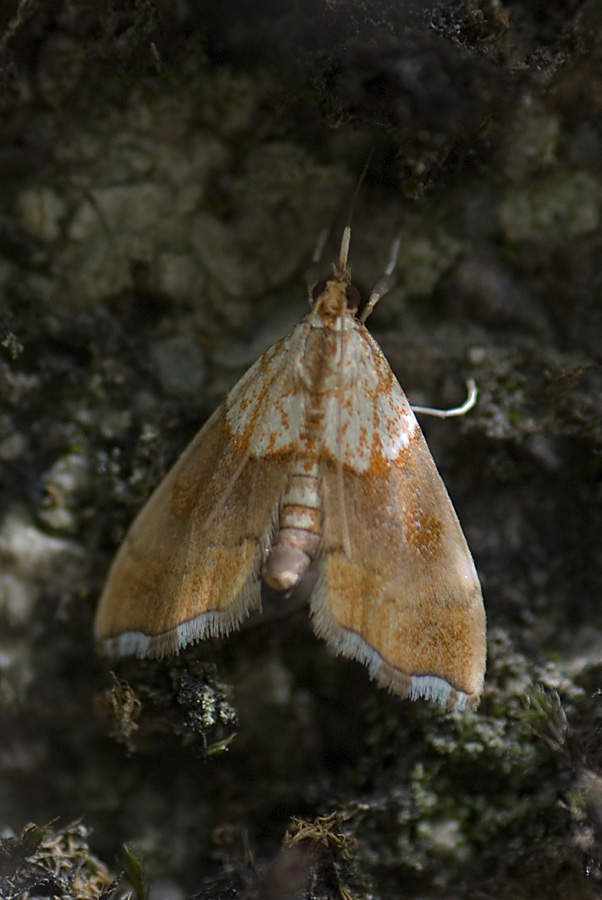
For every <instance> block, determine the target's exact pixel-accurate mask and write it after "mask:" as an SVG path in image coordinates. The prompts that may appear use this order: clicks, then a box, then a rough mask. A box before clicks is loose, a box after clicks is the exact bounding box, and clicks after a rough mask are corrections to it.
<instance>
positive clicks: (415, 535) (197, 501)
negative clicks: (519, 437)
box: [95, 227, 485, 709]
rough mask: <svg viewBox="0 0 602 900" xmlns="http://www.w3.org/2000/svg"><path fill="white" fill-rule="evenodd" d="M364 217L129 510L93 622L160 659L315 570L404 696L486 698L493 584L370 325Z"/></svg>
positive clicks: (111, 638) (354, 634) (126, 647)
mask: <svg viewBox="0 0 602 900" xmlns="http://www.w3.org/2000/svg"><path fill="white" fill-rule="evenodd" d="M350 237H351V231H350V228H349V227H347V228H346V229H345V231H344V235H343V240H342V244H341V249H340V254H339V259H338V262H337V263H335V264H334V265H333V266H332V273H331V275H330V277H329V278H327V279H326V280H325V281H322V282H320V283H318V284H316V285H315V286H314V287H313V288H312V289H311V290H310V295H309V302H310V306H311V309H310V312H309V313H308V314H307V315H306V316H305V317H304V318H303V319H302V320H301V322H299V324H298V325H296V326H295V327H294V328H293V329H292V331H291V332H290V334H289V335H288V336H287V337H285V338H284V339H282V340H280V341H277V342H276V343H275V344H273V345H272V346H271V347H270V348H269V349H268V350H266V352H265V353H264V354H263V356H261V358H260V359H258V360H257V362H256V363H254V365H252V366H251V368H250V369H249V370H248V372H247V373H246V374H245V375H244V376H243V377H242V378H241V380H240V381H239V382H238V384H237V385H236V386H235V387H234V388H233V389H232V390H231V391H230V393H229V394H228V396H227V397H226V399H225V400H224V402H223V403H222V404H221V406H219V408H218V409H216V411H215V412H214V413H213V415H212V416H211V417H210V419H209V420H208V421H207V423H206V424H205V425H204V426H203V428H201V430H200V432H199V433H198V435H197V436H196V438H195V439H194V440H193V441H192V443H191V444H190V445H189V447H188V448H187V449H186V450H185V451H184V453H183V454H182V456H181V457H180V459H179V460H178V461H177V462H176V464H175V465H174V467H173V468H172V469H171V471H170V472H169V474H168V475H167V476H166V478H165V479H164V481H163V482H162V484H160V485H159V487H158V488H157V490H156V491H155V493H154V494H153V495H152V496H151V498H150V500H149V501H148V502H147V504H146V505H145V506H144V508H143V509H142V511H141V512H140V513H139V515H138V517H137V518H136V520H135V521H134V523H133V525H132V526H131V528H130V530H129V532H128V534H127V536H126V538H125V540H124V542H123V544H122V546H121V548H120V550H119V552H118V553H117V556H116V558H115V560H114V562H113V565H112V567H111V570H110V573H109V576H108V580H107V583H106V586H105V588H104V592H103V594H102V597H101V600H100V605H99V608H98V612H97V615H96V622H95V636H96V639H97V641H98V642H100V644H101V645H102V646H103V647H104V649H105V650H106V651H107V652H108V653H110V654H111V655H126V654H136V655H137V656H139V657H145V656H148V657H159V656H163V655H165V654H168V653H178V652H179V650H180V648H183V647H185V646H186V645H188V644H190V643H192V642H194V641H198V640H200V639H202V638H205V637H210V636H218V635H226V634H228V632H230V631H232V630H233V629H236V628H238V627H239V626H240V624H241V622H242V621H243V620H244V619H245V618H246V617H247V616H249V614H250V613H251V612H252V611H255V610H259V609H260V608H261V582H262V580H263V582H265V584H266V585H268V586H269V587H270V588H274V589H276V590H277V591H282V592H290V591H291V589H293V588H295V587H296V586H297V585H299V584H300V583H301V582H302V580H303V579H305V578H306V577H307V576H308V574H309V573H311V574H312V578H313V588H312V590H311V594H310V597H309V610H310V615H311V619H312V623H313V628H314V631H315V633H316V634H317V635H318V636H319V637H320V638H323V639H324V640H325V641H326V643H327V644H328V645H329V646H330V647H331V648H332V649H333V650H334V651H335V653H339V654H342V655H343V656H347V657H351V658H353V659H356V660H359V661H360V662H362V663H364V665H366V666H367V668H368V671H369V673H370V676H371V677H372V678H373V679H375V680H376V682H377V683H378V684H379V685H381V686H383V687H385V688H388V689H389V690H391V691H393V692H394V693H396V694H398V695H400V696H401V697H410V698H412V699H415V698H417V697H426V698H432V699H435V700H437V701H439V702H440V703H443V704H444V705H446V706H447V708H449V709H463V708H470V709H472V708H474V707H476V705H477V704H478V701H479V696H480V693H481V689H482V685H483V676H484V670H485V612H484V608H483V600H482V595H481V587H480V584H479V579H478V576H477V573H476V570H475V566H474V563H473V559H472V556H471V554H470V550H469V549H468V545H467V543H466V539H465V537H464V534H463V532H462V529H461V527H460V523H459V522H458V518H457V516H456V513H455V511H454V508H453V506H452V503H451V500H450V498H449V496H448V493H447V491H446V489H445V486H444V484H443V481H442V480H441V477H440V475H439V473H438V471H437V468H436V466H435V463H434V462H433V459H432V456H431V454H430V452H429V449H428V447H427V444H426V441H425V439H424V437H423V435H422V432H421V430H420V427H419V425H418V422H417V420H416V417H415V415H414V412H413V411H412V407H411V406H410V403H409V402H408V400H407V398H406V396H405V394H404V393H403V391H402V389H401V387H400V385H399V383H398V381H397V380H396V378H395V376H394V374H393V372H392V370H391V368H390V366H389V364H388V362H387V360H386V359H385V357H384V355H383V353H382V351H381V350H380V348H379V346H378V344H377V343H376V342H375V341H374V339H373V338H372V336H371V335H370V333H369V331H368V330H367V329H366V327H365V325H364V321H365V319H366V318H367V316H368V314H369V313H370V311H371V309H372V308H373V306H374V304H375V303H376V301H377V300H378V299H379V297H380V296H382V293H383V292H384V289H383V285H382V284H381V285H380V286H379V283H378V282H377V286H376V287H375V289H374V290H373V292H372V294H371V296H370V299H369V301H368V303H367V304H366V306H364V307H363V309H362V308H361V306H360V298H359V293H358V291H357V290H356V289H355V287H354V286H353V285H352V284H351V271H350V268H349V265H348V252H349V242H350Z"/></svg>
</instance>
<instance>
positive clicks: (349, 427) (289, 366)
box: [226, 316, 418, 472]
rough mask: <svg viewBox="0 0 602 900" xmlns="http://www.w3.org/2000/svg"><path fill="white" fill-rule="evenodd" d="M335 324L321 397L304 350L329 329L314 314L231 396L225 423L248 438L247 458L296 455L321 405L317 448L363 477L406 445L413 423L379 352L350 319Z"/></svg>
mask: <svg viewBox="0 0 602 900" xmlns="http://www.w3.org/2000/svg"><path fill="white" fill-rule="evenodd" d="M336 324H337V326H338V327H337V328H336V331H337V332H338V333H339V334H340V341H337V352H336V353H334V354H333V356H332V358H331V359H330V360H329V369H328V371H327V372H326V373H324V372H321V373H320V374H321V378H322V384H321V390H320V393H319V394H314V395H313V396H312V394H311V386H312V384H313V383H314V378H315V375H314V373H313V372H312V369H311V368H310V366H309V363H308V359H307V357H309V358H310V359H313V354H311V353H309V354H306V345H307V344H309V342H310V341H311V342H312V343H313V342H316V341H317V340H319V339H320V329H322V328H326V327H327V326H326V325H324V324H316V322H315V320H312V317H311V316H309V317H308V318H307V319H305V320H304V321H303V322H300V323H299V325H297V326H296V327H295V328H293V330H292V331H291V333H290V335H289V336H288V337H287V338H286V339H285V340H283V341H280V342H279V343H278V344H276V345H274V347H272V348H270V350H268V351H267V352H266V353H264V355H263V356H262V357H261V359H259V360H258V361H257V362H256V363H255V364H254V365H253V366H252V367H251V368H250V369H249V371H248V372H247V374H246V375H245V376H244V377H243V378H242V379H241V380H240V381H239V383H238V384H237V385H236V387H235V388H234V389H233V390H232V392H231V394H230V396H229V397H228V399H227V401H226V402H227V409H226V416H227V420H228V425H229V426H230V428H231V429H232V431H233V432H234V433H237V434H247V435H248V439H249V452H250V453H251V454H252V455H254V456H257V457H261V456H267V455H269V454H271V453H278V452H290V451H291V450H296V451H298V450H299V448H300V447H301V446H302V445H303V437H302V435H303V434H304V432H305V429H306V415H307V408H308V406H309V405H310V404H312V403H313V405H315V404H316V403H318V404H323V406H324V428H323V433H322V437H321V447H322V449H323V450H325V451H326V452H327V453H328V454H329V455H330V456H331V457H332V458H333V459H334V460H336V461H337V462H339V461H340V462H343V464H345V465H347V466H349V467H350V468H353V469H354V470H355V471H356V472H367V471H368V470H369V468H370V465H371V460H372V458H373V454H375V453H376V454H378V455H380V456H382V457H384V458H385V459H387V460H394V459H396V458H397V457H398V456H399V455H400V453H401V452H402V451H403V450H404V449H406V448H407V447H408V446H409V444H410V442H411V440H412V437H413V436H414V434H415V432H416V430H417V428H418V423H417V421H416V417H415V416H414V413H413V412H412V408H411V406H410V404H409V402H408V400H407V398H406V396H405V394H404V393H403V391H402V390H401V387H400V386H399V383H398V381H397V380H396V378H395V376H394V375H393V373H392V372H391V369H390V366H389V364H388V362H387V360H386V359H385V357H384V356H383V354H382V352H381V350H380V348H379V347H378V345H377V344H376V343H375V341H374V340H373V339H372V338H371V336H370V334H369V332H368V331H367V329H366V328H365V327H364V326H363V325H362V324H361V323H360V322H358V321H357V319H355V318H353V317H352V316H346V317H344V318H340V319H337V320H336ZM341 351H342V359H341Z"/></svg>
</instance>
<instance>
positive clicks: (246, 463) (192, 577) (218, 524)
mask: <svg viewBox="0 0 602 900" xmlns="http://www.w3.org/2000/svg"><path fill="white" fill-rule="evenodd" d="M285 477H286V472H285V470H284V468H283V466H282V463H281V461H280V460H279V459H278V458H277V457H275V458H274V460H273V461H272V463H271V464H270V463H268V464H267V466H266V464H265V461H258V460H256V459H252V458H250V457H248V454H247V450H246V446H245V443H244V441H243V440H242V439H241V438H240V437H239V436H236V435H232V434H231V432H230V429H229V427H228V424H227V422H226V419H225V413H224V406H221V407H219V409H217V410H216V411H215V413H214V414H213V416H212V417H211V418H210V419H209V421H208V422H207V423H206V424H205V426H204V427H203V428H202V429H201V431H200V432H199V434H198V435H197V436H196V438H195V439H194V441H193V442H192V443H191V444H190V446H189V447H188V449H187V450H186V451H185V452H184V453H183V454H182V456H181V457H180V459H179V460H178V462H177V463H176V464H175V465H174V467H173V468H172V470H171V471H170V472H169V474H168V475H167V477H166V478H165V479H164V481H163V482H162V483H161V484H160V485H159V487H158V488H157V490H156V491H155V493H154V494H153V495H152V497H151V498H150V500H149V501H148V502H147V504H146V505H145V506H144V507H143V509H142V510H141V512H140V513H139V514H138V517H137V518H136V520H135V522H134V524H133V525H132V527H131V528H130V530H129V532H128V534H127V536H126V539H125V541H124V543H123V544H122V546H121V548H120V550H119V552H118V554H117V556H116V558H115V560H114V562H113V565H112V567H111V570H110V573H109V578H108V580H107V584H106V586H105V589H104V591H103V594H102V597H101V600H100V605H99V608H98V612H97V616H96V622H95V637H96V639H97V640H98V641H100V642H102V644H103V646H104V649H105V650H106V651H107V652H109V653H110V654H112V655H125V654H129V653H135V654H136V655H138V656H163V655H164V654H166V653H177V652H178V651H179V649H180V648H181V647H184V646H186V644H189V643H191V642H193V641H195V640H198V639H200V638H203V637H209V636H211V635H218V634H227V633H228V632H229V631H231V630H232V629H234V628H237V627H238V626H239V625H240V623H241V621H242V620H243V619H244V618H245V617H246V616H247V615H248V614H249V613H250V612H251V611H252V610H253V609H257V608H259V606H260V603H261V597H260V569H261V564H262V561H263V559H264V558H265V555H266V553H267V548H268V546H269V543H270V540H271V535H272V531H273V528H274V520H275V518H276V516H277V512H278V499H279V494H280V491H279V490H276V491H274V483H276V484H278V481H279V479H281V480H282V482H284V480H285Z"/></svg>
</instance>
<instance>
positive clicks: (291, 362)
mask: <svg viewBox="0 0 602 900" xmlns="http://www.w3.org/2000/svg"><path fill="white" fill-rule="evenodd" d="M307 334H308V325H307V320H306V319H305V320H304V321H302V322H300V323H299V324H298V325H296V326H295V327H294V328H293V330H292V331H291V333H290V334H289V335H288V337H286V338H284V339H283V340H282V341H278V343H276V344H274V345H273V346H272V347H270V349H269V350H266V352H265V353H264V354H263V356H261V357H260V358H259V359H258V360H257V362H256V363H254V364H253V365H252V366H251V368H250V369H249V371H248V372H247V373H246V374H245V375H243V377H242V378H241V380H240V381H239V382H238V384H237V385H236V386H235V387H233V388H232V391H231V392H230V394H229V395H228V397H227V398H226V419H227V422H228V425H229V426H230V429H231V430H232V432H233V433H234V434H246V435H247V436H248V439H249V452H250V453H251V454H252V455H253V456H256V457H261V456H268V455H270V454H271V453H278V452H289V451H291V450H294V449H297V448H298V446H299V442H300V434H301V432H302V430H303V428H304V427H305V401H306V397H305V391H304V390H300V389H299V386H298V385H296V384H295V379H294V371H295V363H296V361H297V360H298V359H299V358H302V357H303V349H304V346H305V338H306V337H307Z"/></svg>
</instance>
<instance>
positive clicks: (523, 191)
mask: <svg viewBox="0 0 602 900" xmlns="http://www.w3.org/2000/svg"><path fill="white" fill-rule="evenodd" d="M0 27H1V29H2V33H1V35H0V84H1V86H2V90H1V92H0V106H1V108H2V116H1V117H0V134H1V136H2V138H1V141H0V182H1V189H0V617H1V619H0V623H1V624H0V629H1V631H0V810H1V812H0V827H1V828H2V835H1V839H0V896H2V897H3V898H6V900H12V898H16V897H19V898H24V897H25V898H26V897H31V898H33V897H38V896H42V893H43V891H45V892H46V893H45V894H44V896H48V895H49V891H51V890H52V891H54V894H53V896H56V897H61V898H68V897H72V896H77V897H89V898H98V897H102V898H104V900H109V898H110V897H116V896H118V895H119V891H120V890H122V889H125V886H126V885H127V879H129V882H130V883H131V884H132V885H133V889H134V890H135V891H136V893H137V895H138V896H139V897H141V898H142V897H144V896H145V895H147V896H150V897H151V898H154V900H160V898H170V900H183V898H192V897H197V898H216V900H217V898H226V897H245V898H246V897H268V896H269V897H273V898H287V897H291V898H292V897H308V898H309V897H311V898H339V897H345V898H346V897H357V898H361V897H369V896H371V897H375V898H383V900H387V898H400V897H406V896H407V897H412V898H414V900H417V898H429V900H430V898H432V900H443V898H445V900H449V898H475V900H476V898H479V900H482V898H488V897H491V898H496V900H497V898H513V900H523V898H525V900H527V898H542V897H545V898H548V900H553V898H556V897H558V898H560V897H562V898H566V897H570V898H589V897H595V896H598V895H599V892H600V881H601V879H602V845H601V833H602V831H601V830H602V813H601V808H602V787H601V785H602V780H601V779H602V770H601V766H602V738H601V733H600V725H599V719H600V714H601V713H600V687H601V686H602V665H601V662H600V658H601V651H602V613H601V608H602V607H601V604H600V598H601V595H602V554H601V551H600V534H602V511H601V510H602V507H601V500H602V492H601V472H602V463H601V459H602V455H601V454H602V373H601V369H600V362H601V357H602V303H601V285H602V266H601V263H600V260H601V252H600V250H601V247H600V243H601V239H600V217H601V209H602V174H601V172H602V166H601V163H602V125H601V124H600V123H601V122H602V117H601V116H600V108H599V107H600V97H601V96H602V90H601V88H602V50H601V49H600V41H599V34H600V29H601V27H602V7H601V6H600V4H599V2H596V0H585V2H579V3H577V2H568V0H566V2H559V3H556V4H543V3H527V2H526V0H516V2H513V3H504V2H494V0H458V2H432V3H428V2H420V3H419V2H413V3H403V4H400V3H397V2H392V0H381V2H378V3H370V4H365V3H363V2H362V0H349V2H341V3H318V2H314V0H310V2H306V3H303V4H285V5H283V4H273V3H270V2H269V0H256V2H254V3H252V4H248V6H246V7H244V6H243V5H242V4H240V3H239V2H237V0H225V2H222V3H220V4H214V3H209V2H205V0H180V2H178V3H167V2H165V0H127V2H126V0H123V2H108V0H102V2H101V3H97V2H86V0H58V2H56V3H53V4H48V3H44V2H41V0H39V2H37V0H21V2H20V3H19V4H18V7H17V8H15V3H12V2H11V3H8V2H1V3H0ZM372 144H374V145H375V153H374V158H373V161H372V163H371V166H370V169H369V171H368V175H367V178H366V181H365V184H364V186H363V187H362V190H361V192H360V196H359V200H358V203H357V208H356V213H355V220H354V232H353V243H352V249H351V263H352V268H353V271H354V276H355V278H354V280H355V282H356V284H357V285H358V287H360V288H361V289H362V291H363V292H364V293H365V292H366V291H367V290H369V288H370V286H371V283H372V282H373V281H374V280H375V278H376V277H377V276H378V275H379V274H380V273H381V272H382V271H383V269H384V267H385V265H386V261H387V259H388V257H389V253H390V248H391V245H392V244H393V241H394V239H395V237H396V236H397V235H399V234H401V250H400V258H399V263H398V267H397V274H398V281H397V287H396V288H395V290H394V291H392V292H391V294H389V295H388V296H387V297H386V298H385V299H383V301H382V303H381V304H380V305H379V307H378V308H377V310H376V312H375V313H374V316H373V317H372V318H371V319H370V326H371V329H372V331H373V333H374V334H375V335H376V337H377V339H378V340H379V342H380V343H381V345H382V347H383V350H384V351H385V353H386V354H387V355H388V357H389V359H390V361H391V364H392V366H393V368H394V370H395V372H396V373H397V374H398V376H399V378H400V381H401V383H402V385H403V386H404V388H405V389H406V391H407V393H408V395H409V396H410V399H411V400H412V401H413V402H415V403H417V404H423V405H438V406H446V405H454V404H456V403H458V402H461V399H462V395H463V382H464V380H465V379H466V378H468V377H473V378H475V379H476V381H477V383H478V385H479V391H480V395H479V402H478V406H477V408H476V410H474V411H473V412H472V413H471V414H470V415H469V416H467V417H466V418H465V419H463V420H452V421H451V422H449V421H448V422H441V423H439V422H433V421H428V420H427V421H426V423H425V431H426V433H427V437H428V439H429V442H430V445H431V448H432V450H433V455H434V456H435V459H436V461H437V463H438V465H439V467H440V469H441V472H442V474H443V475H444V478H445V480H446V483H447V485H448V487H449V490H450V493H451V495H452V497H453V499H454V502H455V504H456V506H457V509H458V512H459V516H460V519H461V521H462V523H463V526H464V529H465V532H466V535H467V538H468V541H469V543H470V545H471V548H472V551H473V554H474V557H475V560H476V563H477V567H478V569H479V573H480V575H481V579H482V583H483V589H484V596H485V603H486V607H487V612H488V619H489V663H488V672H487V680H486V689H485V692H484V695H483V700H482V703H481V707H480V709H479V711H478V712H477V713H475V714H469V715H467V714H454V715H449V714H445V713H444V712H442V711H440V710H439V709H437V708H433V707H432V706H430V705H428V704H418V703H416V704H412V703H410V702H400V701H399V700H397V699H396V698H394V697H391V696H388V695H387V694H386V693H385V692H383V691H380V690H379V689H378V688H376V687H375V686H374V685H373V684H372V683H371V682H370V681H369V679H368V677H367V674H366V673H365V672H364V670H363V669H362V668H361V667H360V666H358V665H355V664H353V663H350V662H346V661H343V660H341V659H337V658H334V657H333V656H331V655H330V654H329V652H328V650H327V649H326V647H325V646H324V645H323V644H321V643H320V642H319V641H317V640H316V639H315V638H314V637H313V634H312V631H311V627H310V624H309V622H308V621H307V616H306V615H305V612H304V611H303V610H297V611H295V612H292V613H290V614H287V615H275V614H273V613H274V612H277V611H274V610H273V609H271V608H268V609H267V610H266V615H265V616H264V618H263V620H260V621H259V622H257V623H253V624H252V625H249V626H248V627H245V628H243V629H242V630H241V632H240V633H238V634H236V635H233V636H231V637H230V638H228V639H227V640H224V641H221V642H218V641H213V642H207V643H206V644H203V645H201V646H198V647H196V648H192V649H190V650H189V651H187V652H186V653H183V654H181V656H180V657H179V658H177V659H171V660H166V661H162V662H141V663H140V662H139V663H135V662H127V663H121V664H119V665H117V666H115V667H114V672H113V674H111V672H110V667H109V666H108V665H107V664H106V663H105V662H104V661H103V660H102V659H99V658H97V656H96V655H95V653H94V649H93V644H92V637H91V624H92V618H93V613H94V607H95V603H96V600H97V597H98V593H99V590H100V588H101V586H102V582H103V578H104V575H105V574H106V570H107V567H108V565H109V562H110V559H111V556H112V554H113V552H114V551H115V548H116V547H117V545H118V543H119V541H120V539H121V537H122V536H123V534H124V530H125V528H126V527H127V524H128V522H129V521H131V519H132V517H133V516H134V514H135V512H136V511H137V509H138V508H139V507H140V505H141V503H142V502H143V500H144V498H145V497H146V496H147V495H148V493H149V492H150V490H151V489H152V487H153V486H154V485H155V484H157V483H158V481H159V480H160V479H161V477H162V475H163V474H164V473H165V472H166V470H167V468H168V466H169V464H170V463H171V461H172V460H173V459H174V458H175V457H176V456H177V454H178V453H179V452H180V450H181V449H183V447H184V446H185V444H186V443H187V441H188V440H189V439H190V438H191V437H192V435H193V434H194V433H195V431H196V430H197V429H198V427H200V425H201V424H202V422H203V421H204V420H205V419H206V418H207V416H208V415H209V414H210V412H211V411H212V410H213V409H214V408H215V405H216V404H217V403H218V402H219V400H220V399H221V398H222V397H223V396H224V394H225V392H226V391H227V389H228V388H229V387H230V386H231V385H232V384H233V383H234V381H235V380H236V379H237V378H238V376H239V375H240V374H241V373H242V372H243V371H244V369H245V367H246V366H248V365H249V364H250V363H251V362H252V361H253V359H254V358H256V356H257V355H258V354H259V353H260V352H261V351H262V349H264V348H265V347H266V346H267V345H268V344H269V343H270V342H271V341H273V340H274V339H276V338H277V337H279V336H281V335H282V334H283V333H285V332H286V330H287V329H288V328H289V327H290V325H291V324H292V323H293V322H294V321H296V319H297V318H298V317H299V316H300V315H301V314H302V313H303V311H304V308H305V291H304V287H303V273H304V269H305V266H306V264H307V262H308V260H309V259H310V257H311V254H312V251H313V247H314V246H315V244H316V243H317V240H318V238H319V235H320V233H321V231H322V229H323V228H324V227H326V226H333V237H332V240H331V241H329V242H328V244H327V247H328V249H327V251H326V255H327V256H329V255H331V254H332V253H333V252H334V247H335V245H336V239H337V234H338V233H339V232H340V227H341V223H342V222H343V221H344V218H345V211H346V207H347V203H348V201H349V197H350V194H351V192H352V190H353V186H354V183H355V181H356V179H357V176H358V173H359V172H360V170H361V168H362V165H363V161H364V159H365V157H366V154H367V152H368V149H369V147H370V146H371V145H372ZM77 819H81V824H75V825H74V824H73V822H74V821H75V820H77ZM29 823H35V825H36V826H37V827H36V828H34V829H32V828H27V826H28V824H29ZM49 823H50V824H49ZM124 844H126V845H129V846H131V847H133V848H134V851H135V853H132V852H131V851H127V852H126V851H124V850H123V849H122V848H123V845H124ZM100 860H102V862H100ZM109 870H110V873H111V874H110V873H109ZM124 871H125V873H126V875H123V876H121V875H120V873H122V872H124ZM112 877H115V878H116V879H121V880H120V881H119V883H118V884H117V883H112V882H111V878H112Z"/></svg>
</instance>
